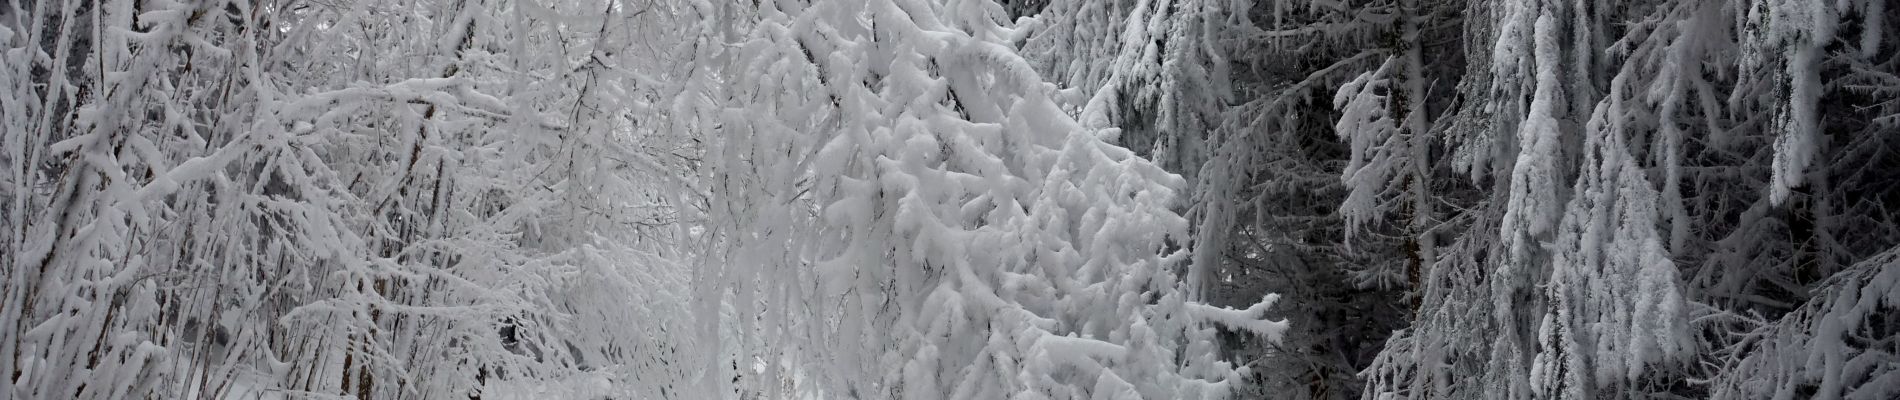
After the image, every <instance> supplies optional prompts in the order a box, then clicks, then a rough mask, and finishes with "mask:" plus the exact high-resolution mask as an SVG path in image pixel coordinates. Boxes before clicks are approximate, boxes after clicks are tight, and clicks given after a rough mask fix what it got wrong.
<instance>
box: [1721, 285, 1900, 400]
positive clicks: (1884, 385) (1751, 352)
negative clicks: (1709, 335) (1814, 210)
mask: <svg viewBox="0 0 1900 400" xmlns="http://www.w3.org/2000/svg"><path fill="white" fill-rule="evenodd" d="M1897 308H1900V252H1896V251H1893V250H1889V251H1887V252H1884V253H1881V254H1879V255H1876V256H1873V257H1870V258H1868V259H1867V260H1865V261H1862V262H1860V263H1858V264H1855V265H1854V266H1853V267H1850V268H1848V269H1847V270H1845V271H1842V272H1841V273H1839V274H1836V275H1835V276H1834V277H1832V278H1830V279H1829V280H1828V281H1827V283H1826V284H1824V285H1823V286H1822V287H1821V289H1820V290H1819V291H1817V295H1816V296H1815V297H1814V298H1813V299H1811V300H1809V301H1808V302H1807V303H1805V304H1802V305H1801V307H1800V308H1798V309H1796V310H1795V311H1794V312H1792V313H1789V314H1788V315H1786V316H1784V317H1782V318H1781V319H1779V320H1777V321H1774V322H1773V323H1771V324H1767V325H1764V326H1762V327H1761V328H1760V329H1758V330H1756V331H1754V332H1749V333H1748V334H1747V335H1745V336H1742V337H1741V340H1738V341H1737V342H1735V343H1734V344H1732V345H1731V346H1730V347H1729V348H1726V349H1723V353H1724V354H1726V355H1727V359H1726V362H1725V363H1724V364H1723V365H1722V369H1721V373H1720V374H1718V375H1717V377H1718V379H1716V380H1715V382H1713V384H1712V389H1713V392H1712V394H1711V395H1712V396H1715V397H1723V398H1776V399H1785V398H1796V397H1801V398H1816V399H1877V398H1890V397H1893V396H1896V395H1900V385H1897V384H1896V382H1900V370H1896V369H1895V368H1894V367H1893V366H1894V365H1895V364H1896V363H1900V358H1896V357H1895V355H1894V354H1895V353H1894V352H1893V350H1892V349H1893V348H1894V346H1896V344H1897V343H1900V326H1896V325H1895V321H1893V320H1892V318H1891V316H1892V315H1893V314H1894V313H1895V312H1896V309H1897Z"/></svg>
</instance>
